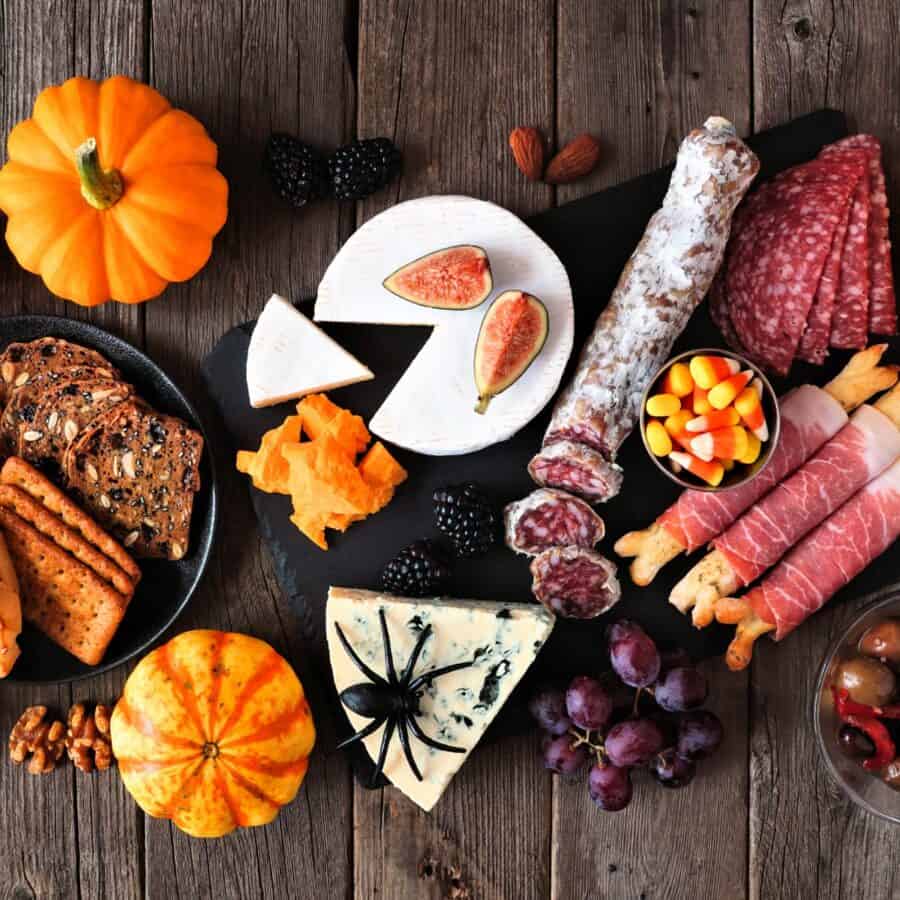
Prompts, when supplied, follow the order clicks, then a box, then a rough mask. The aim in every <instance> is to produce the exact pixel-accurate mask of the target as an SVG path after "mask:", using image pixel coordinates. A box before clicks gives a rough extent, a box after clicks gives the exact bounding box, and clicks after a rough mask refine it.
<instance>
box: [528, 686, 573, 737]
mask: <svg viewBox="0 0 900 900" xmlns="http://www.w3.org/2000/svg"><path fill="white" fill-rule="evenodd" d="M528 711H529V712H530V713H531V715H532V716H533V717H534V720H535V721H536V722H537V723H538V725H540V726H541V728H543V729H544V731H547V732H549V733H550V734H553V735H560V734H565V733H566V732H567V731H568V730H569V729H570V728H571V727H572V723H571V721H570V720H569V717H568V716H567V715H566V695H565V693H564V692H563V691H561V690H559V689H558V688H553V687H544V688H540V689H539V690H538V691H536V692H535V693H534V694H532V696H531V700H529V701H528Z"/></svg>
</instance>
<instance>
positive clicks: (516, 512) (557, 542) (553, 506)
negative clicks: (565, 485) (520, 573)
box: [503, 488, 606, 556]
mask: <svg viewBox="0 0 900 900" xmlns="http://www.w3.org/2000/svg"><path fill="white" fill-rule="evenodd" d="M503 518H504V522H505V525H506V545H507V546H508V547H509V548H510V549H511V550H515V551H516V552H517V553H524V554H525V555H527V556H536V555H537V554H538V553H541V552H542V551H544V550H548V549H549V548H550V547H560V546H562V547H565V546H569V545H572V546H576V547H585V548H588V549H590V548H591V547H594V546H595V545H596V544H598V543H599V542H600V541H601V540H603V535H604V534H605V533H606V528H605V527H604V525H603V519H601V518H600V516H598V515H597V513H595V512H594V510H593V509H591V507H590V506H589V505H588V504H587V503H585V502H584V500H579V499H578V497H573V496H572V495H571V494H567V493H566V492H565V491H557V490H554V489H552V488H538V490H536V491H532V492H531V493H530V494H529V495H528V496H527V497H525V498H523V499H522V500H518V501H516V502H515V503H510V504H509V505H508V506H507V507H506V509H505V510H504V512H503Z"/></svg>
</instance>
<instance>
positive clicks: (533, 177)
mask: <svg viewBox="0 0 900 900" xmlns="http://www.w3.org/2000/svg"><path fill="white" fill-rule="evenodd" d="M509 147H510V150H512V154H513V157H514V158H515V160H516V165H517V166H518V167H519V169H520V170H521V172H522V174H523V175H524V176H525V177H526V178H528V179H529V180H530V181H540V179H541V175H542V174H543V172H544V140H543V138H542V137H541V133H540V132H539V131H538V130H537V128H516V129H514V130H513V132H512V134H510V136H509Z"/></svg>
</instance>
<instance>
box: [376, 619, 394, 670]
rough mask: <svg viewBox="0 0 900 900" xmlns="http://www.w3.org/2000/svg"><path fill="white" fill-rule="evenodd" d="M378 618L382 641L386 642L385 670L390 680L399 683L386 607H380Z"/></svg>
mask: <svg viewBox="0 0 900 900" xmlns="http://www.w3.org/2000/svg"><path fill="white" fill-rule="evenodd" d="M378 618H379V620H380V621H381V641H382V643H383V644H384V671H385V672H387V677H388V681H390V683H391V684H396V683H397V670H396V669H395V668H394V654H393V653H392V652H391V636H390V635H389V634H388V627H387V619H385V617H384V607H383V606H382V607H379V609H378Z"/></svg>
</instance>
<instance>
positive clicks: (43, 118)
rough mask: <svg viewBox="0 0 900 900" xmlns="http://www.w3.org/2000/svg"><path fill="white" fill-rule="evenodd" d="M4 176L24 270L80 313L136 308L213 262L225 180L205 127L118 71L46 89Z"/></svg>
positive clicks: (13, 141)
mask: <svg viewBox="0 0 900 900" xmlns="http://www.w3.org/2000/svg"><path fill="white" fill-rule="evenodd" d="M7 149H8V155H9V162H7V163H6V165H5V166H3V169H2V170H0V209H2V210H3V211H4V212H5V213H6V215H7V216H8V217H9V221H8V223H7V226H6V241H7V243H8V244H9V248H10V250H12V252H13V254H14V255H15V257H16V259H17V260H18V261H19V264H20V265H22V266H23V267H24V268H25V269H27V270H28V271H29V272H35V273H37V274H39V275H40V276H41V277H42V278H43V279H44V284H46V285H47V287H48V288H49V289H50V290H51V291H52V292H53V293H54V294H57V295H58V296H60V297H64V298H65V299H67V300H74V301H75V303H78V304H80V305H81V306H96V305H97V304H98V303H104V302H106V301H107V300H118V301H119V302H121V303H141V302H143V301H144V300H149V299H150V298H152V297H155V296H157V295H158V294H159V293H160V292H161V291H162V290H163V289H164V288H165V287H166V285H167V284H168V282H170V281H185V280H186V279H188V278H190V277H191V276H192V275H195V274H196V273H197V272H199V271H200V269H202V268H203V266H204V265H205V264H206V261H207V260H208V259H209V255H210V253H211V252H212V239H213V236H214V235H215V234H216V233H217V232H218V231H219V230H220V229H221V228H222V226H223V225H224V224H225V219H226V215H227V201H228V184H227V182H226V181H225V179H224V177H223V176H222V175H221V173H220V172H219V171H218V170H217V169H216V158H217V150H216V145H215V144H214V143H213V142H212V141H211V140H210V138H209V135H207V133H206V131H205V130H204V128H203V126H202V125H201V124H200V123H199V122H198V121H197V120H196V119H195V118H194V117H193V116H190V115H188V114H187V113H186V112H182V111H181V110H178V109H173V108H172V106H171V104H170V103H169V101H168V100H166V99H165V97H163V96H162V95H161V94H159V93H158V92H157V91H155V90H153V88H151V87H148V86H147V85H146V84H141V83H140V82H137V81H132V80H131V79H130V78H125V77H124V76H121V75H117V76H116V77H114V78H109V79H107V80H106V81H104V82H102V83H99V82H96V81H91V80H89V79H87V78H70V79H69V80H68V81H67V82H65V83H64V84H61V85H59V86H56V87H49V88H46V89H45V90H44V91H42V92H41V93H40V95H39V96H38V98H37V100H36V101H35V103H34V110H33V112H32V116H31V118H30V119H26V120H25V121H23V122H20V123H19V124H18V125H16V127H15V128H13V130H12V132H10V135H9V141H8V145H7Z"/></svg>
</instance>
